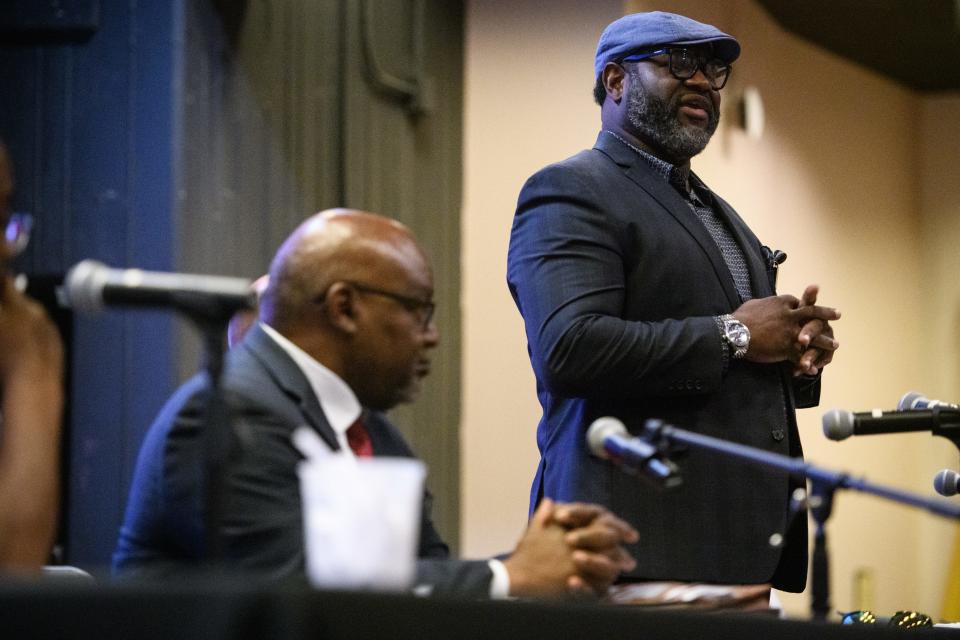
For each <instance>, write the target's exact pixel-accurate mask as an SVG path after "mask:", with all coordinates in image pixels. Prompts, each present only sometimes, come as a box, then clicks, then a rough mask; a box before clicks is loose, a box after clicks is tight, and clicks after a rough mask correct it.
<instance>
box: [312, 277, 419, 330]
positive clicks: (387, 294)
mask: <svg viewBox="0 0 960 640" xmlns="http://www.w3.org/2000/svg"><path fill="white" fill-rule="evenodd" d="M343 282H344V283H346V284H349V285H350V286H351V287H353V288H354V289H356V290H357V291H362V292H364V293H372V294H373V295H376V296H383V297H384V298H390V299H391V300H394V301H395V302H398V303H400V304H401V305H402V306H403V307H404V308H405V309H407V310H408V311H410V312H411V313H415V314H416V315H417V319H418V320H419V321H420V323H421V326H422V328H423V330H424V331H426V330H427V329H428V328H429V327H430V321H431V320H433V312H434V311H435V310H436V308H437V305H436V304H435V303H434V302H433V301H432V300H420V299H418V298H411V297H410V296H405V295H402V294H399V293H394V292H393V291H385V290H383V289H377V288H376V287H368V286H367V285H365V284H362V283H360V282H353V281H352V280H343ZM324 295H325V294H324ZM324 295H321V296H320V297H319V298H318V299H317V301H318V302H322V301H323V298H324Z"/></svg>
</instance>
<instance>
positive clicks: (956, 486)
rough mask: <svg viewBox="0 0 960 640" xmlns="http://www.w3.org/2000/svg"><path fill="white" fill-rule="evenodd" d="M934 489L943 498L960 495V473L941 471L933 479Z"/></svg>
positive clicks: (948, 470) (947, 470)
mask: <svg viewBox="0 0 960 640" xmlns="http://www.w3.org/2000/svg"><path fill="white" fill-rule="evenodd" d="M933 488H934V489H936V491H937V493H939V494H940V495H942V496H947V497H950V496H955V495H957V494H958V493H960V473H957V472H956V471H951V470H950V469H941V470H940V471H939V472H938V473H937V475H935V476H934V477H933Z"/></svg>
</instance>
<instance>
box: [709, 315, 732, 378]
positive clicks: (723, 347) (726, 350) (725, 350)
mask: <svg viewBox="0 0 960 640" xmlns="http://www.w3.org/2000/svg"><path fill="white" fill-rule="evenodd" d="M713 321H714V322H715V323H716V325H717V331H719V332H720V353H721V357H722V358H723V361H722V365H721V369H720V372H721V375H723V374H726V373H727V369H729V368H730V345H729V343H727V339H726V337H725V335H726V334H725V333H724V331H723V320H721V319H720V316H714V317H713Z"/></svg>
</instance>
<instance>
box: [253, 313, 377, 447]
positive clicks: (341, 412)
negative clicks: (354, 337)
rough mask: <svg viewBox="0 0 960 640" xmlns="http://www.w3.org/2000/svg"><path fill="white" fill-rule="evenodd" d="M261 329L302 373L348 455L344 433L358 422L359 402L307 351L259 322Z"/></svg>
mask: <svg viewBox="0 0 960 640" xmlns="http://www.w3.org/2000/svg"><path fill="white" fill-rule="evenodd" d="M259 324H260V327H261V328H262V329H263V331H264V333H266V334H267V335H268V336H270V338H271V339H273V341H274V342H276V343H277V344H278V345H279V346H280V348H281V349H283V350H284V351H285V352H286V353H287V354H288V355H289V356H290V357H291V358H292V359H293V362H294V363H295V364H296V365H297V368H298V369H300V371H302V372H303V375H304V376H306V378H307V381H308V382H309V383H310V388H311V389H313V393H314V395H316V396H317V400H318V401H319V402H320V408H321V409H322V410H323V414H324V415H325V416H326V418H327V422H329V423H330V427H331V428H333V431H334V433H336V434H337V440H338V441H339V442H340V448H341V449H343V450H344V451H345V452H349V451H350V447H349V446H348V445H347V436H346V432H347V429H348V428H349V427H350V425H352V424H353V423H354V422H355V421H356V420H357V418H359V417H360V412H361V410H362V409H361V407H360V401H359V400H357V396H356V395H355V394H354V393H353V390H352V389H351V388H350V387H349V386H348V385H347V383H346V382H344V381H343V380H342V379H341V378H340V376H338V375H337V374H335V373H334V372H333V371H331V370H330V369H328V368H326V367H325V366H323V365H322V364H320V363H319V362H317V361H316V360H315V359H314V358H313V357H311V356H310V354H308V353H307V352H306V351H304V350H303V349H301V348H300V347H298V346H297V345H295V344H293V343H292V342H290V340H288V339H287V338H285V337H284V336H283V335H281V334H280V332H279V331H277V330H276V329H274V328H273V327H271V326H270V325H268V324H266V323H263V322H260V323H259Z"/></svg>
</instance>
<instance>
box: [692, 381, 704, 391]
mask: <svg viewBox="0 0 960 640" xmlns="http://www.w3.org/2000/svg"><path fill="white" fill-rule="evenodd" d="M694 386H695V387H696V388H697V391H700V390H701V389H703V383H702V382H700V381H699V380H694Z"/></svg>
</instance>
